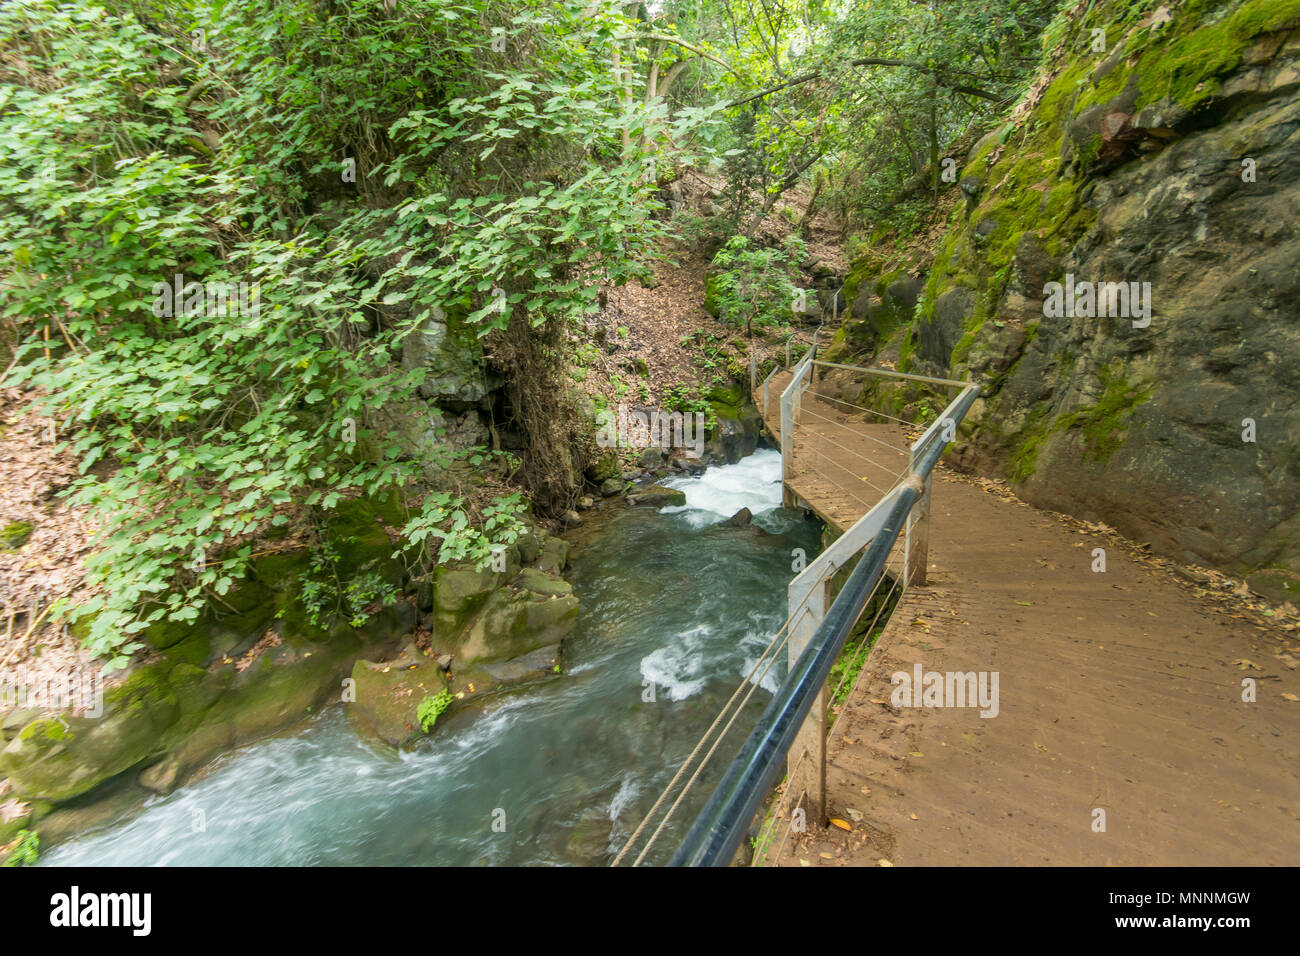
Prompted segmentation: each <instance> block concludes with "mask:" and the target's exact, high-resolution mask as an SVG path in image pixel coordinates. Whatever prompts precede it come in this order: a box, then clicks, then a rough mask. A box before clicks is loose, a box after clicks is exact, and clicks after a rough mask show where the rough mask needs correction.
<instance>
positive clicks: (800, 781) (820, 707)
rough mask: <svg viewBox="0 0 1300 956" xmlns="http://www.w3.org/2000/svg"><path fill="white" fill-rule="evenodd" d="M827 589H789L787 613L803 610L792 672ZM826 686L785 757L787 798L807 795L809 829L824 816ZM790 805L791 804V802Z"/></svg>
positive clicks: (825, 585) (793, 640) (794, 628)
mask: <svg viewBox="0 0 1300 956" xmlns="http://www.w3.org/2000/svg"><path fill="white" fill-rule="evenodd" d="M829 590H830V578H829V577H824V578H821V579H819V580H818V581H816V582H815V583H814V584H813V586H812V590H811V591H808V592H807V593H806V594H801V593H799V590H798V589H797V588H796V586H795V585H794V584H792V585H791V588H790V607H789V613H791V614H794V613H795V611H796V610H797V609H798V607H799V605H800V604H802V605H803V611H802V612H801V613H800V614H799V616H798V618H797V619H796V620H795V621H794V622H793V623H792V624H791V625H790V643H789V661H790V669H791V670H793V669H794V664H795V661H797V660H798V659H799V655H800V654H802V653H803V651H804V648H805V647H807V646H808V642H809V641H810V640H812V637H813V635H814V634H816V633H817V628H818V627H820V626H821V623H822V619H823V618H824V617H825V616H826V603H827V597H828V592H829ZM826 696H827V691H826V685H825V684H824V683H823V684H822V686H821V689H820V690H819V691H818V692H817V695H816V696H815V697H814V698H813V704H812V710H810V711H809V712H808V719H807V720H805V721H804V723H803V726H802V727H800V728H799V732H798V733H797V734H796V735H795V738H794V743H793V744H792V745H791V747H790V750H789V752H788V753H787V754H786V786H787V788H788V789H787V793H788V795H789V796H790V797H792V798H794V800H797V798H798V789H799V788H800V787H802V788H803V790H804V792H805V793H806V794H807V800H806V801H805V803H804V807H805V812H806V813H807V823H808V824H809V825H810V826H818V827H824V826H826V824H827V816H826ZM790 805H791V806H793V805H794V803H793V802H792V803H791V804H790Z"/></svg>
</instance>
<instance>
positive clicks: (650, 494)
mask: <svg viewBox="0 0 1300 956" xmlns="http://www.w3.org/2000/svg"><path fill="white" fill-rule="evenodd" d="M627 500H628V501H630V502H631V503H632V504H634V505H647V506H649V507H651V508H667V507H672V506H676V507H680V506H682V505H684V504H686V492H684V491H681V490H680V489H677V488H665V487H664V486H663V485H651V486H650V487H648V488H645V489H642V490H640V491H638V492H636V493H635V494H631V495H628V496H627Z"/></svg>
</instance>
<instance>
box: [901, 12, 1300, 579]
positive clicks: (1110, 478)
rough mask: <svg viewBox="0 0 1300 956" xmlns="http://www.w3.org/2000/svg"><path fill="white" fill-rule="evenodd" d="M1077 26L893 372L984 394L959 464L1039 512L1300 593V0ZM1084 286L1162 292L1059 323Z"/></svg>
mask: <svg viewBox="0 0 1300 956" xmlns="http://www.w3.org/2000/svg"><path fill="white" fill-rule="evenodd" d="M1067 14H1068V15H1064V16H1062V17H1061V18H1060V19H1059V20H1058V21H1057V22H1056V23H1055V24H1053V26H1052V27H1051V29H1049V31H1048V32H1047V34H1046V35H1045V37H1044V50H1045V54H1046V63H1047V72H1046V73H1045V74H1044V75H1043V76H1042V77H1040V79H1039V81H1038V82H1037V83H1036V84H1035V85H1034V86H1033V87H1032V88H1031V89H1030V91H1029V93H1028V94H1027V96H1026V98H1025V100H1024V101H1023V102H1022V103H1021V104H1020V106H1019V107H1018V108H1017V109H1016V110H1015V111H1014V112H1013V113H1012V114H1011V116H1010V117H1009V118H1008V120H1007V121H1006V122H1005V123H1004V124H1003V125H1001V126H1000V127H999V128H997V129H996V130H994V131H993V132H992V133H990V134H989V135H987V136H985V137H984V138H983V139H981V140H980V141H979V142H978V143H977V144H976V146H975V147H974V148H973V149H972V150H971V153H970V155H969V157H968V162H967V163H966V165H965V167H964V168H963V169H962V171H961V176H960V180H959V183H960V188H961V190H962V192H963V193H964V196H963V201H962V202H961V203H959V205H958V206H957V207H956V208H955V209H954V211H953V213H952V218H951V221H950V223H949V231H948V233H947V235H946V237H945V239H944V241H943V242H942V244H941V245H940V247H939V248H938V251H937V254H936V257H935V260H934V263H933V265H932V267H931V269H930V271H929V275H928V280H927V282H926V286H925V289H924V292H923V294H922V296H921V300H920V303H919V305H918V307H917V309H916V313H915V316H914V318H913V319H912V320H911V321H910V322H908V323H907V324H906V325H905V326H903V327H902V329H901V330H900V331H899V332H898V333H897V334H896V336H895V338H894V341H893V342H892V347H893V348H894V349H895V351H896V354H897V355H898V358H899V362H898V364H899V367H900V368H902V369H903V370H911V371H916V372H921V373H927V374H933V375H945V376H951V377H954V378H970V379H972V380H975V381H978V382H979V383H980V384H981V385H982V386H983V388H984V397H983V398H982V399H981V401H979V402H978V403H977V405H976V407H975V409H973V411H972V413H971V416H970V418H969V421H968V423H967V426H966V427H965V428H964V429H963V432H962V438H963V443H962V445H961V447H960V448H959V456H960V457H959V460H960V461H961V462H963V463H964V464H965V465H967V466H969V467H971V468H976V469H980V470H985V471H992V472H1000V473H1002V474H1004V475H1006V476H1007V477H1009V478H1010V479H1012V480H1013V481H1014V482H1015V484H1016V485H1017V487H1018V490H1019V491H1020V493H1021V494H1022V495H1023V496H1024V497H1026V498H1027V499H1028V500H1029V501H1031V502H1033V503H1035V504H1039V505H1041V506H1045V507H1049V508H1053V509H1057V510H1061V511H1067V512H1072V513H1075V514H1078V515H1080V516H1082V517H1085V518H1089V519H1091V520H1104V521H1107V522H1108V523H1110V524H1112V525H1114V526H1116V527H1118V528H1119V529H1120V530H1122V531H1124V532H1125V533H1127V534H1128V535H1130V536H1132V537H1135V538H1137V539H1139V540H1146V541H1150V542H1151V543H1152V544H1153V545H1154V546H1155V547H1156V548H1157V549H1159V550H1162V551H1164V552H1165V553H1168V554H1171V555H1172V556H1174V557H1176V558H1179V559H1181V560H1186V561H1193V562H1199V563H1205V564H1209V565H1213V566H1216V567H1220V568H1223V569H1226V570H1229V571H1234V572H1238V573H1249V572H1252V571H1255V570H1257V569H1261V568H1270V567H1271V568H1275V569H1282V570H1284V571H1285V572H1286V573H1287V574H1291V575H1293V578H1292V580H1296V581H1300V577H1294V575H1295V573H1296V572H1300V513H1298V508H1297V506H1298V505H1300V398H1298V396H1300V361H1298V359H1300V323H1298V320H1297V317H1298V315H1300V231H1298V229H1300V227H1298V225H1297V224H1298V223H1300V217H1297V212H1300V149H1297V146H1298V145H1300V97H1298V96H1297V93H1300V0H1244V2H1243V0H1237V2H1213V0H1184V2H1169V0H1166V2H1163V3H1155V2H1121V0H1102V2H1094V3H1092V4H1078V5H1077V6H1076V7H1075V8H1074V9H1073V10H1071V11H1067ZM1102 38H1104V40H1103V39H1102ZM1067 281H1072V282H1073V283H1075V284H1078V283H1093V284H1101V283H1121V282H1123V283H1138V287H1137V289H1138V292H1139V296H1140V295H1141V292H1142V290H1143V288H1144V286H1143V284H1146V283H1149V304H1150V307H1151V308H1150V315H1149V318H1148V317H1145V316H1143V315H1141V314H1140V313H1138V312H1137V310H1135V309H1134V308H1133V303H1130V308H1129V311H1128V313H1127V314H1123V315H1116V314H1114V313H1115V311H1117V310H1115V309H1110V310H1106V311H1109V312H1111V314H1102V315H1098V314H1095V313H1096V312H1097V311H1101V310H1099V309H1095V310H1093V311H1094V314H1092V315H1087V314H1083V313H1084V312H1087V311H1088V309H1087V308H1086V306H1085V307H1084V308H1083V309H1081V310H1080V312H1079V313H1078V314H1075V315H1073V316H1068V315H1067V316H1055V315H1049V314H1045V308H1044V303H1045V300H1049V299H1050V298H1051V295H1050V293H1049V292H1048V283H1052V282H1059V283H1062V284H1064V283H1066V282H1067ZM1046 311H1047V312H1048V313H1051V312H1054V311H1055V310H1054V309H1051V308H1049V309H1047V310H1046ZM1247 420H1249V422H1248V421H1247ZM1251 423H1253V428H1254V436H1253V437H1254V441H1249V440H1243V436H1244V435H1245V436H1247V437H1249V428H1250V427H1251ZM1285 576H1286V575H1285V574H1284V575H1283V577H1285ZM1276 596H1279V597H1281V596H1285V594H1284V593H1283V592H1279V594H1278V595H1276Z"/></svg>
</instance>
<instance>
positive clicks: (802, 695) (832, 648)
mask: <svg viewBox="0 0 1300 956" xmlns="http://www.w3.org/2000/svg"><path fill="white" fill-rule="evenodd" d="M805 361H807V359H806V358H805ZM800 364H803V363H802V362H801V363H800ZM826 364H830V363H826ZM799 371H802V370H799ZM798 378H799V376H798V374H796V376H795V378H794V379H793V380H792V381H791V386H793V385H794V384H795V382H797V381H798ZM950 384H956V385H962V386H964V388H963V390H962V392H961V393H960V394H959V395H958V396H957V397H956V398H954V399H953V400H952V402H951V403H950V404H949V405H948V407H947V408H946V409H945V410H944V414H943V415H941V416H940V418H939V419H938V420H937V421H936V422H935V425H937V424H938V423H939V422H940V421H943V420H944V419H949V418H950V419H951V420H952V421H953V422H954V427H955V423H959V422H961V420H962V419H963V418H964V417H965V415H966V413H967V412H968V411H969V410H970V406H971V404H972V403H973V402H974V401H975V398H976V396H978V395H979V392H980V388H979V386H978V385H972V384H970V383H968V382H953V383H950ZM932 434H937V432H935V429H934V426H933V425H932V426H931V428H930V430H929V431H927V433H926V434H925V435H924V436H922V438H921V439H919V440H918V441H917V442H916V443H915V444H914V445H913V455H912V464H911V468H910V474H909V475H908V477H907V479H906V480H905V481H904V482H902V483H901V484H900V485H899V486H898V487H896V488H895V489H893V490H892V491H891V492H889V493H888V494H887V495H885V496H884V497H883V498H882V499H881V500H880V501H879V502H877V504H876V505H875V507H874V508H872V509H871V511H869V512H868V515H867V516H868V517H869V516H871V515H873V514H875V513H876V512H878V511H879V510H881V509H888V510H887V512H886V517H885V520H884V522H883V524H882V527H881V530H880V532H879V533H878V534H876V535H875V536H874V537H873V538H872V539H871V542H870V544H868V545H867V546H866V548H865V549H864V550H863V552H862V558H861V559H860V560H859V561H858V564H857V567H855V568H854V569H853V572H852V573H851V574H850V575H849V579H848V581H847V582H846V583H845V585H844V588H843V589H842V590H841V591H840V593H839V595H838V596H837V597H836V599H835V601H834V603H832V604H831V606H830V609H829V610H828V611H827V612H826V616H825V617H824V618H823V619H822V622H821V624H820V625H819V626H818V627H817V630H816V631H815V632H814V633H813V635H812V638H811V639H810V640H809V642H808V645H807V647H805V648H804V650H803V653H802V654H800V655H799V658H798V660H796V661H795V663H794V666H793V667H792V668H791V669H790V672H789V673H788V674H787V675H786V678H785V680H784V681H782V682H781V686H780V687H779V688H778V689H777V692H776V694H775V695H773V697H772V700H771V701H769V703H768V705H767V708H766V709H765V710H764V711H763V713H762V715H761V716H760V717H759V718H758V723H757V724H756V725H755V727H754V729H753V731H752V732H751V733H750V735H749V737H748V739H746V741H745V743H744V745H743V746H742V747H741V749H740V753H739V754H737V755H736V757H735V759H734V760H732V762H731V765H730V766H729V767H728V768H727V772H726V774H725V775H724V777H723V778H722V782H721V783H719V784H718V786H717V788H716V789H715V790H714V792H713V795H712V796H711V797H710V798H709V802H708V803H707V804H706V805H705V807H704V809H703V810H701V811H700V814H699V816H697V817H696V819H695V823H694V824H693V825H692V826H691V829H690V831H689V832H688V833H687V835H686V839H685V840H684V841H683V842H682V845H681V846H680V847H679V848H678V850H677V853H676V854H675V855H674V856H673V858H672V861H671V862H670V864H669V865H670V866H727V865H728V864H729V863H730V862H731V860H732V859H733V858H734V857H735V854H736V851H737V850H738V849H739V848H740V845H741V842H742V841H743V840H744V838H745V835H746V833H747V832H748V829H749V827H750V824H751V823H752V822H753V819H754V815H755V814H756V813H757V811H758V808H759V806H760V804H761V803H762V801H763V798H764V796H765V795H766V794H767V793H768V791H769V790H770V789H771V788H772V786H773V784H775V783H776V781H777V778H778V777H779V775H780V774H781V771H782V769H783V766H784V764H785V760H786V754H787V753H788V752H789V750H790V746H791V744H793V743H794V740H795V736H796V735H797V733H798V731H799V728H800V727H801V726H802V725H803V723H804V721H805V720H806V719H807V718H808V714H809V713H810V711H811V710H812V706H813V702H814V700H815V698H816V696H817V694H819V693H820V692H821V689H822V687H824V686H825V684H826V681H827V680H828V679H829V677H830V672H831V667H832V666H833V665H834V664H835V661H836V660H838V658H839V656H840V653H841V652H842V651H843V649H844V644H845V642H846V641H847V640H848V636H849V633H850V632H851V631H852V630H853V627H854V625H855V624H856V623H857V620H858V617H859V616H860V615H861V614H862V610H863V608H864V607H865V606H866V604H867V601H868V600H870V596H871V594H872V591H873V589H874V588H875V586H876V584H877V582H878V581H879V580H880V577H881V575H883V574H884V570H885V565H886V563H887V562H888V560H889V554H890V551H891V550H893V547H894V544H895V543H896V542H897V540H898V537H899V535H900V534H901V533H902V531H903V529H904V528H905V527H906V524H907V519H908V517H909V515H910V514H911V512H912V508H913V507H914V506H915V505H916V503H917V502H918V501H920V500H921V498H922V496H923V495H924V493H925V487H926V484H925V483H926V481H927V479H928V478H929V476H930V472H931V471H933V470H934V466H935V464H936V463H937V462H938V460H939V456H940V455H941V454H942V453H943V450H944V448H945V447H947V443H946V442H935V441H933V440H931V436H932ZM862 520H866V517H864V518H863V519H862Z"/></svg>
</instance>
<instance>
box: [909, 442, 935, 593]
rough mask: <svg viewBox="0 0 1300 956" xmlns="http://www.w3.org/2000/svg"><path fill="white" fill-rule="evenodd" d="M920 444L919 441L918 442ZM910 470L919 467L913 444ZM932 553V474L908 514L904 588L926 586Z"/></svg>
mask: <svg viewBox="0 0 1300 956" xmlns="http://www.w3.org/2000/svg"><path fill="white" fill-rule="evenodd" d="M918 444H919V442H918ZM907 468H908V471H909V472H910V473H911V474H913V475H915V474H916V468H917V448H916V445H913V446H912V452H911V459H910V461H909V462H908V466H907ZM929 555H930V476H929V475H926V476H925V490H924V491H922V492H921V497H920V498H918V499H917V501H916V504H914V505H913V506H912V513H911V514H909V515H908V516H907V538H906V540H905V541H904V543H903V567H904V574H905V577H904V579H903V588H904V589H907V588H909V587H911V586H912V585H914V584H915V585H919V586H921V587H924V586H925V568H926V564H927V563H928V562H929Z"/></svg>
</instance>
